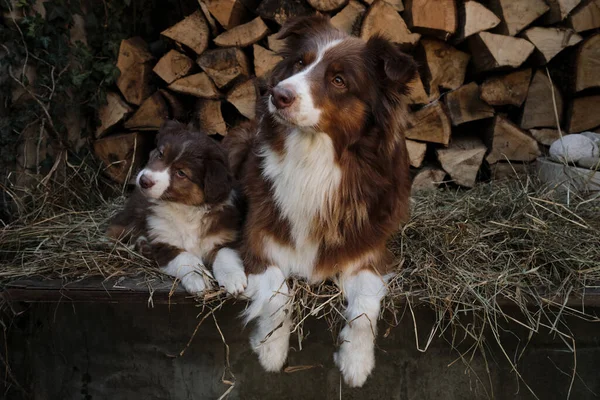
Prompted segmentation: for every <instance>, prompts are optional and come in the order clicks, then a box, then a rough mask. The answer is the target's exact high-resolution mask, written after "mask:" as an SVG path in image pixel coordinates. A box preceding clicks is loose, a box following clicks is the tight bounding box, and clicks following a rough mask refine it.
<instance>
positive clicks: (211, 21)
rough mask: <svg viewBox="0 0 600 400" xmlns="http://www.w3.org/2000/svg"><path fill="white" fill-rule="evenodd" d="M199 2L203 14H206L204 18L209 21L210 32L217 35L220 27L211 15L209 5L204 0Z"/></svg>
mask: <svg viewBox="0 0 600 400" xmlns="http://www.w3.org/2000/svg"><path fill="white" fill-rule="evenodd" d="M198 4H199V5H200V11H202V15H204V19H205V20H206V22H207V23H208V26H209V27H210V32H211V33H212V35H213V36H217V35H218V34H219V28H218V27H217V23H216V21H215V19H214V18H213V16H212V15H210V11H209V10H208V6H207V5H206V3H205V2H204V1H202V0H198Z"/></svg>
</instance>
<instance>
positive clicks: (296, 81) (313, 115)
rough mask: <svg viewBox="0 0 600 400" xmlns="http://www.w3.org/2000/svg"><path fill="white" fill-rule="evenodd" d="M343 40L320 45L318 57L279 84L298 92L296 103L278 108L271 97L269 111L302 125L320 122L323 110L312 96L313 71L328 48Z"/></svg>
mask: <svg viewBox="0 0 600 400" xmlns="http://www.w3.org/2000/svg"><path fill="white" fill-rule="evenodd" d="M340 42H341V40H333V41H331V42H326V43H323V44H322V45H320V46H319V50H318V52H317V57H316V59H315V61H313V62H312V63H311V64H310V65H308V66H306V67H305V68H304V69H303V70H302V71H300V72H299V73H297V74H295V75H292V76H290V77H289V78H287V79H285V80H283V81H281V82H279V84H278V85H277V86H280V87H285V88H287V89H289V90H291V91H293V92H294V93H295V94H296V100H295V101H294V103H293V104H292V105H291V106H290V107H289V108H286V109H283V110H277V108H276V107H275V106H274V105H273V103H272V102H271V98H270V97H269V112H271V113H272V114H277V113H285V119H286V120H288V121H290V122H292V123H293V124H295V125H297V126H301V127H313V126H315V125H317V124H318V123H319V118H320V117H321V110H320V109H318V108H316V107H315V101H314V99H313V97H312V93H311V88H310V81H311V77H310V74H311V71H312V70H314V69H315V67H316V66H317V65H318V64H319V63H320V62H321V61H322V60H323V56H324V54H325V52H326V51H327V50H329V49H330V48H332V47H334V46H336V45H337V44H338V43H340Z"/></svg>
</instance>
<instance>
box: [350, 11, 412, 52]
mask: <svg viewBox="0 0 600 400" xmlns="http://www.w3.org/2000/svg"><path fill="white" fill-rule="evenodd" d="M378 34H379V35H382V36H384V37H386V38H388V39H390V40H391V41H393V42H396V43H400V44H403V45H406V46H414V45H415V44H417V42H418V41H419V39H420V38H421V35H419V34H418V33H412V32H411V31H410V30H409V29H408V27H407V26H406V22H404V20H403V19H402V17H401V16H400V14H398V12H396V10H394V7H392V6H391V5H390V4H388V3H386V2H385V1H376V2H375V3H373V5H371V7H369V9H368V10H367V12H366V14H365V17H364V19H363V23H362V27H361V31H360V36H361V37H362V38H363V39H365V40H368V39H369V38H370V37H371V36H374V35H378Z"/></svg>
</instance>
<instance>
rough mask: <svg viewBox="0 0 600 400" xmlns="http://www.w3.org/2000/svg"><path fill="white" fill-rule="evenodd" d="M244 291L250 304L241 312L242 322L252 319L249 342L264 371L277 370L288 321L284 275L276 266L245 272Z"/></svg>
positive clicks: (282, 359) (286, 343)
mask: <svg viewBox="0 0 600 400" xmlns="http://www.w3.org/2000/svg"><path fill="white" fill-rule="evenodd" d="M244 295H245V296H247V297H249V298H250V301H251V303H250V305H249V306H248V308H247V309H246V311H245V312H244V320H245V323H248V322H250V321H252V320H254V319H256V327H255V330H254V332H252V334H251V336H250V345H251V346H252V349H253V350H254V351H255V352H256V353H257V354H258V359H259V361H260V364H261V365H262V366H263V368H264V369H266V370H267V371H273V372H275V371H279V370H281V367H283V364H284V363H285V360H286V359H287V354H288V348H289V340H290V328H291V325H292V320H291V315H290V312H291V309H290V293H289V288H288V285H287V283H286V280H285V276H284V275H283V273H282V272H281V270H280V269H279V268H277V267H274V266H271V267H268V268H267V269H266V270H265V271H264V272H262V273H259V274H250V275H248V287H247V289H246V291H245V292H244Z"/></svg>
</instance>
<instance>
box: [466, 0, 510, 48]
mask: <svg viewBox="0 0 600 400" xmlns="http://www.w3.org/2000/svg"><path fill="white" fill-rule="evenodd" d="M459 16H460V18H459V20H460V21H461V23H460V24H459V26H458V34H457V39H458V41H462V40H463V39H465V38H467V37H469V36H472V35H474V34H476V33H479V32H483V31H487V30H489V29H492V28H495V27H496V26H498V24H499V23H500V18H498V17H497V16H496V14H494V13H493V12H491V11H490V10H488V9H487V8H485V7H484V6H482V5H481V4H479V3H478V2H476V1H470V0H468V1H466V2H465V3H464V4H463V5H462V6H460V8H459Z"/></svg>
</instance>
